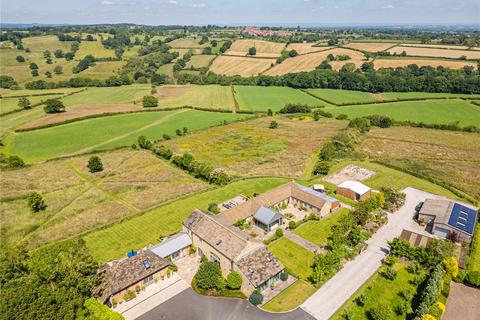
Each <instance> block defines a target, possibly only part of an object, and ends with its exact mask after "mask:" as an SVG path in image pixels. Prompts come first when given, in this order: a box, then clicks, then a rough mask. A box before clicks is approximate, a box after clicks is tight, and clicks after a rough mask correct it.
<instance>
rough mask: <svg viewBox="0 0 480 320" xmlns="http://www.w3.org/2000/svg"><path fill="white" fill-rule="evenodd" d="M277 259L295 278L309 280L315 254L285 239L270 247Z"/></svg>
mask: <svg viewBox="0 0 480 320" xmlns="http://www.w3.org/2000/svg"><path fill="white" fill-rule="evenodd" d="M268 249H270V251H272V253H273V254H274V255H275V257H276V258H277V259H278V260H280V262H281V263H282V264H283V265H284V266H285V270H286V271H287V272H288V273H291V274H293V275H294V276H296V277H298V278H300V279H303V280H307V279H308V277H309V276H310V274H311V272H312V269H311V266H312V264H313V258H314V254H313V252H311V251H309V250H307V249H305V248H304V247H302V246H300V245H298V244H296V243H295V242H293V241H291V240H289V239H287V238H285V237H283V238H280V239H279V240H277V241H275V242H273V243H272V244H270V245H269V246H268Z"/></svg>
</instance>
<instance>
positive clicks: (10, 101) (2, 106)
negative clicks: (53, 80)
mask: <svg viewBox="0 0 480 320" xmlns="http://www.w3.org/2000/svg"><path fill="white" fill-rule="evenodd" d="M61 96H62V95H58V94H57V95H53V94H52V95H46V96H34V97H28V98H27V99H28V101H30V103H31V105H35V104H37V103H41V102H42V101H45V100H48V99H56V98H60V97H61ZM15 110H23V108H21V107H19V106H18V98H2V99H0V115H1V114H4V113H8V112H11V111H15Z"/></svg>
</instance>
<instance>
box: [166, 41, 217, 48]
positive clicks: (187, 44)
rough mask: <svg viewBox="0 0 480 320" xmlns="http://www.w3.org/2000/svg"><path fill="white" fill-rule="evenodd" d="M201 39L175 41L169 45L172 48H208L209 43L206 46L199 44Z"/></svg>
mask: <svg viewBox="0 0 480 320" xmlns="http://www.w3.org/2000/svg"><path fill="white" fill-rule="evenodd" d="M199 41H200V38H197V39H194V38H180V39H175V40H173V41H171V42H169V43H168V45H169V46H170V47H172V48H187V49H189V48H205V47H208V42H207V43H204V44H199V43H198V42H199Z"/></svg>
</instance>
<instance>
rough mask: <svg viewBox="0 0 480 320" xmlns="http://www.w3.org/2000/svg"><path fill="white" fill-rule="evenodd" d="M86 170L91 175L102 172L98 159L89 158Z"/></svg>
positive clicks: (95, 157)
mask: <svg viewBox="0 0 480 320" xmlns="http://www.w3.org/2000/svg"><path fill="white" fill-rule="evenodd" d="M87 168H88V170H89V171H90V172H91V173H94V172H99V171H102V170H103V163H102V160H101V159H100V157H98V156H91V157H90V159H88V164H87Z"/></svg>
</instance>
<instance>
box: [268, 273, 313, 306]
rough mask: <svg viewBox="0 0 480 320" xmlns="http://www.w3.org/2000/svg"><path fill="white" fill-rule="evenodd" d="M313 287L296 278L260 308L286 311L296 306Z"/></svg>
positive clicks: (308, 295) (311, 291) (311, 292)
mask: <svg viewBox="0 0 480 320" xmlns="http://www.w3.org/2000/svg"><path fill="white" fill-rule="evenodd" d="M315 290H316V289H315V287H313V286H312V285H311V284H309V283H308V282H306V281H303V280H297V281H295V283H293V284H292V285H291V286H290V287H288V288H287V289H285V290H283V291H282V292H281V293H280V294H279V295H277V296H276V297H275V298H273V299H272V300H270V301H269V302H267V303H266V304H265V305H264V306H263V307H262V309H264V310H267V311H271V312H286V311H290V310H293V309H295V308H297V307H298V306H299V305H301V304H302V303H303V302H304V301H305V300H306V299H307V298H308V297H310V296H311V295H312V294H313V293H314V292H315Z"/></svg>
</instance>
